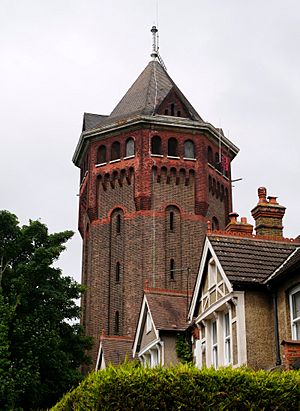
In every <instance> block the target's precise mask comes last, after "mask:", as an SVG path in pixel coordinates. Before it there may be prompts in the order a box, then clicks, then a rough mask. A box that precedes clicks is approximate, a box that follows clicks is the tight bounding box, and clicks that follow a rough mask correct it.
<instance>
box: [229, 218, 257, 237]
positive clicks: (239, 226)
mask: <svg viewBox="0 0 300 411" xmlns="http://www.w3.org/2000/svg"><path fill="white" fill-rule="evenodd" d="M238 216H239V215H238V213H230V214H229V218H230V222H229V223H228V224H227V226H226V228H225V230H226V231H228V232H231V233H244V234H247V235H251V234H252V231H253V225H251V224H249V223H248V222H247V218H246V217H241V221H238V220H237V218H238Z"/></svg>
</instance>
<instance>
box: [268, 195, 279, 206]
mask: <svg viewBox="0 0 300 411" xmlns="http://www.w3.org/2000/svg"><path fill="white" fill-rule="evenodd" d="M268 200H269V203H270V204H278V202H277V197H274V196H268Z"/></svg>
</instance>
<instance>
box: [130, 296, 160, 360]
mask: <svg viewBox="0 0 300 411" xmlns="http://www.w3.org/2000/svg"><path fill="white" fill-rule="evenodd" d="M146 309H147V312H149V314H150V317H151V322H152V329H153V330H154V333H155V336H156V338H159V334H158V331H157V329H156V327H155V324H154V321H153V318H152V314H151V311H150V309H149V305H148V301H147V295H146V294H144V297H143V302H142V307H141V310H140V314H139V319H138V325H137V328H136V333H135V338H134V343H133V347H132V352H133V357H135V355H136V354H137V352H136V349H137V345H138V342H139V341H140V337H141V333H143V329H144V328H142V324H143V320H144V316H146V315H147V312H146V311H145V310H146ZM145 320H146V321H147V317H146V318H145ZM144 324H145V323H144Z"/></svg>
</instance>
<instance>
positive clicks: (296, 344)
mask: <svg viewBox="0 0 300 411" xmlns="http://www.w3.org/2000/svg"><path fill="white" fill-rule="evenodd" d="M281 344H282V345H283V361H284V368H285V369H287V370H290V369H293V368H296V367H297V368H299V367H300V341H299V340H294V341H293V340H290V341H286V340H284V341H282V343H281ZM296 363H297V365H296Z"/></svg>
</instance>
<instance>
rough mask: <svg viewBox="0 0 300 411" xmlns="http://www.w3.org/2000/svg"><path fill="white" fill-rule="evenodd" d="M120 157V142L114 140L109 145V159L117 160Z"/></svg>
mask: <svg viewBox="0 0 300 411" xmlns="http://www.w3.org/2000/svg"><path fill="white" fill-rule="evenodd" d="M119 158H120V143H118V142H117V141H115V142H114V143H113V144H112V146H111V158H110V159H111V160H119Z"/></svg>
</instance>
